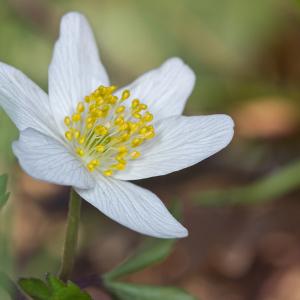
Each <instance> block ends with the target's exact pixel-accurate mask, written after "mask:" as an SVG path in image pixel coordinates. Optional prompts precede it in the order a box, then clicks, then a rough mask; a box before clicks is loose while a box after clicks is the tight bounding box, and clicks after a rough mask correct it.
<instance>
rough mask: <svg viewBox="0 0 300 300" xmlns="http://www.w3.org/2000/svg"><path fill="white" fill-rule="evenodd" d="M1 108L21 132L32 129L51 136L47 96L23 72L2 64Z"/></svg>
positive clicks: (0, 83) (0, 81) (0, 68)
mask: <svg viewBox="0 0 300 300" xmlns="http://www.w3.org/2000/svg"><path fill="white" fill-rule="evenodd" d="M0 106H1V107H3V109H4V110H5V112H6V113H7V114H8V115H9V117H10V118H11V119H12V121H13V122H14V123H15V124H16V126H17V127H18V129H19V130H24V129H26V128H28V127H32V128H34V129H36V130H38V131H41V132H43V133H47V134H50V129H49V128H50V127H51V122H50V120H51V117H50V107H49V100H48V96H47V94H46V93H45V92H44V91H43V90H42V89H41V88H39V87H38V86H37V85H36V84H35V83H34V82H32V81H31V80H30V79H29V78H28V77H27V76H26V75H24V74H23V73H22V72H21V71H19V70H17V69H15V68H13V67H11V66H9V65H6V64H4V63H0Z"/></svg>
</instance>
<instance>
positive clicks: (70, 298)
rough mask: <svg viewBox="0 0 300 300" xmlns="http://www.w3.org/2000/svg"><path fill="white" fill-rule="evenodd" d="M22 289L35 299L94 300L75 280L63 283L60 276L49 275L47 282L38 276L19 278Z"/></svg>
mask: <svg viewBox="0 0 300 300" xmlns="http://www.w3.org/2000/svg"><path fill="white" fill-rule="evenodd" d="M19 285H20V287H21V288H22V290H23V291H24V292H25V293H26V294H27V295H29V296H30V297H31V298H32V299H33V300H74V299H76V300H92V298H91V297H90V296H89V295H88V294H87V293H86V292H83V291H81V290H80V288H79V287H78V286H77V285H75V284H74V283H73V282H71V281H69V282H68V283H66V284H65V283H63V282H62V281H61V280H59V279H58V278H56V277H54V276H52V275H48V276H47V279H46V282H44V281H42V280H40V279H36V278H28V279H26V278H23V279H20V280H19Z"/></svg>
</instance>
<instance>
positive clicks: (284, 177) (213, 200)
mask: <svg viewBox="0 0 300 300" xmlns="http://www.w3.org/2000/svg"><path fill="white" fill-rule="evenodd" d="M299 186H300V160H297V161H295V162H293V163H291V164H289V165H288V166H285V167H283V168H282V169H281V170H279V171H277V172H276V173H274V174H269V175H267V176H265V177H264V178H262V179H259V180H257V181H255V182H253V183H251V184H249V185H245V186H241V187H234V188H229V189H219V190H211V191H207V192H203V193H201V194H200V195H198V196H197V197H196V198H195V201H196V202H197V203H199V204H204V205H226V204H256V203H261V202H267V201H270V200H274V199H277V198H279V197H281V196H283V195H285V194H286V193H288V192H290V191H292V190H294V189H296V188H297V187H299Z"/></svg>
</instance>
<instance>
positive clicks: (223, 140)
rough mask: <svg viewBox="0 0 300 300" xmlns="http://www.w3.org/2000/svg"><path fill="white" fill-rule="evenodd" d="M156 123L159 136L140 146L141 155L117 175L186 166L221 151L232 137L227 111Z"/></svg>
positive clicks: (139, 176) (134, 175)
mask: <svg viewBox="0 0 300 300" xmlns="http://www.w3.org/2000/svg"><path fill="white" fill-rule="evenodd" d="M154 127H155V131H156V137H155V138H154V139H153V140H151V141H148V142H146V143H145V144H144V145H142V146H141V148H140V150H138V151H140V152H141V154H142V155H141V157H140V158H138V159H136V160H134V161H132V160H131V161H129V162H128V166H127V168H126V169H125V170H124V171H121V172H118V173H116V175H115V178H117V179H121V180H135V179H142V178H148V177H153V176H160V175H165V174H168V173H171V172H174V171H178V170H181V169H184V168H186V167H189V166H192V165H194V164H196V163H198V162H200V161H202V160H203V159H205V158H207V157H209V156H211V155H213V154H215V153H216V152H218V151H220V150H221V149H223V148H224V147H226V146H227V145H228V144H229V142H230V141H231V139H232V137H233V121H232V119H231V118H230V117H229V116H226V115H211V116H200V117H184V116H177V117H170V118H167V119H165V120H162V121H161V122H158V123H156V124H155V125H154Z"/></svg>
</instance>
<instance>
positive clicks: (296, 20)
mask: <svg viewBox="0 0 300 300" xmlns="http://www.w3.org/2000/svg"><path fill="white" fill-rule="evenodd" d="M70 10H76V11H80V12H83V13H84V14H86V16H87V17H88V19H89V20H90V22H91V24H92V26H93V28H94V30H95V35H96V38H97V41H98V44H99V47H100V51H101V55H102V61H103V62H104V63H105V65H106V66H107V70H108V72H109V74H110V78H111V79H112V82H113V83H114V84H116V85H118V86H121V85H124V84H127V83H129V82H131V81H132V80H133V79H134V78H135V77H137V76H138V75H139V74H141V73H143V72H145V71H146V70H148V69H151V68H154V67H157V66H159V65H160V64H161V63H162V62H163V61H164V60H165V59H167V58H169V57H171V56H179V57H181V58H183V59H184V60H185V61H186V63H188V64H189V65H190V66H191V67H192V68H193V69H194V70H195V72H196V75H197V83H196V87H195V90H194V92H193V94H192V96H191V98H190V100H189V102H188V105H187V108H186V111H185V113H186V114H187V115H197V114H210V113H228V114H230V115H231V116H232V117H233V118H234V120H235V123H236V134H235V137H234V140H233V142H232V143H231V145H230V146H229V147H228V148H227V149H226V150H223V151H222V152H221V153H219V154H217V155H215V156H214V157H212V158H210V159H208V160H206V161H205V162H202V163H200V164H199V165H196V166H194V167H191V168H189V169H186V170H183V171H181V172H178V173H175V174H171V175H169V176H165V177H162V178H154V179H149V180H144V181H141V182H139V184H140V185H142V186H145V187H147V188H149V189H151V190H152V191H154V192H155V193H156V194H158V195H159V196H160V197H161V198H162V199H164V201H165V203H168V202H170V201H172V200H173V199H174V198H176V199H179V201H180V202H181V203H182V206H183V223H184V224H185V225H186V226H187V227H188V229H189V231H190V236H189V237H188V238H186V239H184V240H180V241H178V243H177V244H176V247H175V249H174V251H173V253H172V255H171V256H170V257H169V258H168V259H167V260H166V261H165V262H163V263H162V264H160V265H157V266H153V267H151V268H148V269H146V270H145V271H142V272H139V273H138V274H135V275H131V276H130V277H128V278H127V280H128V281H132V282H139V283H149V284H152V283H153V284H162V285H177V286H180V287H183V288H185V289H186V290H187V291H189V292H190V293H191V294H193V295H194V296H195V297H196V298H197V299H203V300H219V299H222V300H253V299H255V300H256V299H257V300H299V299H300V202H299V196H300V192H299V189H298V191H297V187H299V186H300V158H299V151H300V139H299V137H300V135H299V132H300V130H299V129H300V102H299V99H300V3H299V2H297V1H296V0H295V1H294V0H252V1H247V0H223V1H220V0H176V1H172V0H164V1H158V0H153V1H146V0H115V1H109V0H97V1H96V0H85V1H80V0H60V1H58V0H51V1H50V0H48V1H47V0H1V1H0V60H1V61H3V62H5V63H8V64H11V65H13V66H15V67H17V68H19V69H21V70H22V71H23V72H24V73H26V74H27V75H28V76H29V77H31V78H32V79H33V80H34V81H36V82H37V83H38V84H40V85H41V86H42V87H43V88H44V89H45V90H47V68H48V64H49V62H50V59H51V52H52V47H53V43H54V41H55V39H56V37H57V33H58V27H59V20H60V17H61V16H62V15H63V14H64V13H65V12H67V11H70ZM17 136H18V133H17V131H16V129H15V127H14V125H13V124H12V123H11V122H10V121H9V119H8V118H7V117H6V115H5V114H4V113H3V112H2V111H1V113H0V171H1V173H4V172H8V173H9V174H10V181H9V183H10V190H11V191H12V196H11V199H10V202H9V205H7V207H6V209H5V211H3V212H2V213H1V216H0V266H1V268H2V269H5V270H6V271H7V272H8V273H10V274H12V276H13V277H15V278H17V277H18V276H27V277H28V276H35V277H37V276H43V274H44V273H45V271H50V272H54V273H55V272H56V271H57V269H58V267H59V259H60V253H61V247H62V243H63V238H64V225H65V220H66V212H67V203H68V190H67V189H66V188H64V187H58V186H54V185H50V184H46V183H42V182H38V181H36V180H33V179H32V178H30V177H29V176H27V175H26V174H24V173H23V172H22V171H21V170H20V168H19V167H18V164H17V162H16V159H15V158H14V157H13V155H12V153H11V142H12V141H13V140H14V139H16V138H17ZM211 190H214V192H210V193H207V191H211ZM142 239H143V237H142V236H140V235H139V234H137V233H134V232H132V231H130V230H127V229H126V228H124V227H122V226H120V225H118V224H116V223H114V222H112V221H110V220H109V219H107V218H106V217H104V216H103V215H102V214H101V213H99V212H98V211H97V210H96V209H94V208H93V207H91V206H90V205H88V204H87V203H85V204H84V207H83V216H82V224H81V232H80V246H79V254H78V260H77V264H76V269H75V272H74V277H80V276H84V275H88V274H101V273H103V272H106V271H108V270H110V269H112V268H113V267H114V266H115V265H117V264H118V263H119V262H120V261H122V260H123V259H124V258H125V257H126V256H127V255H128V254H130V253H131V252H132V251H133V250H134V249H135V248H136V246H137V245H138V244H139V243H140V241H141V240H142ZM0 293H2V292H0ZM93 293H94V295H95V296H94V297H95V299H110V298H109V296H108V295H105V294H103V292H101V291H100V290H96V289H95V288H94V290H93ZM0 299H1V300H2V299H6V296H5V295H4V294H0Z"/></svg>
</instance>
